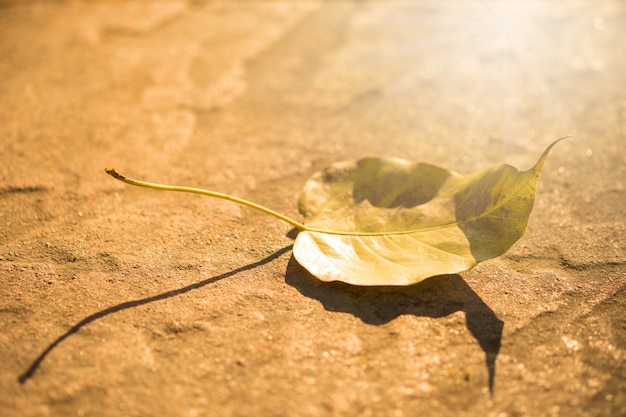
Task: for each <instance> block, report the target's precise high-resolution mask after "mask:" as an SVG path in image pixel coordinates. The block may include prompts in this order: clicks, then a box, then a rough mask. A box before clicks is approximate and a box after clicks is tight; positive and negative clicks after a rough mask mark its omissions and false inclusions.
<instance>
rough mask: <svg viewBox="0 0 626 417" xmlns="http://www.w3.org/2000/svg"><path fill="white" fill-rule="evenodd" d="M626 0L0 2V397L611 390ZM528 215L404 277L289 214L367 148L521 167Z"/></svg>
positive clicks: (418, 399)
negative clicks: (448, 269) (479, 258)
mask: <svg viewBox="0 0 626 417" xmlns="http://www.w3.org/2000/svg"><path fill="white" fill-rule="evenodd" d="M624 27H626V2H623V1H621V0H568V1H562V2H550V1H539V0H536V1H530V2H521V1H520V2H519V3H516V2H496V1H495V0H494V1H491V0H490V1H481V2H479V1H474V0H465V1H461V0H458V1H453V0H451V1H435V0H433V1H415V2H410V1H393V2H382V1H380V2H376V1H358V2H348V1H346V2H339V1H335V2H318V1H306V2H304V1H302V2H297V1H296V2H291V1H201V0H195V1H191V0H189V1H187V2H175V1H168V2H156V1H155V2H143V1H141V2H140V1H136V2H122V1H120V2H116V1H84V2H82V1H68V2H65V1H55V2H53V1H48V2H33V1H19V2H18V1H15V2H11V1H2V2H0V57H1V58H0V149H1V151H0V162H1V163H0V357H1V358H2V360H1V361H0V410H1V412H0V414H1V415H2V416H5V417H9V416H48V415H54V416H72V415H78V416H83V415H85V416H156V415H161V416H165V415H167V416H205V415H206V416H418V415H419V416H423V415H451V416H463V415H466V416H573V415H576V416H609V415H612V416H617V415H626V316H625V315H624V311H625V309H626V273H625V271H626V255H625V253H624V246H625V236H626V223H625V220H624V219H625V218H626V194H625V181H626V152H625V151H624V145H625V139H626V49H625V48H624V45H625V44H626V32H624ZM565 135H573V136H574V139H570V140H567V141H564V142H562V143H560V144H559V145H557V147H555V149H554V150H553V152H552V154H551V156H550V158H549V160H548V163H547V164H546V167H545V170H544V174H543V176H542V178H541V181H540V185H539V190H538V195H537V201H536V204H535V209H534V211H533V213H532V215H531V218H530V222H529V227H528V230H527V233H526V235H525V236H524V237H523V238H522V239H521V240H520V241H519V242H518V243H517V244H516V245H515V246H514V247H513V248H512V249H511V250H510V251H509V252H508V253H507V254H505V255H504V256H502V257H500V258H498V259H494V260H490V261H487V262H485V263H483V264H480V265H479V266H477V267H476V268H474V269H473V270H471V271H469V272H467V273H463V274H461V275H453V276H442V277H435V278H432V279H430V280H427V281H425V282H424V283H422V284H419V285H416V286H413V287H408V288H358V287H351V286H348V285H343V284H337V283H331V284H323V283H320V282H318V281H316V280H315V278H313V277H311V276H310V275H308V274H307V273H306V272H305V271H304V270H303V269H302V268H301V267H300V266H299V265H298V264H297V262H295V260H293V258H292V256H291V245H292V243H293V233H291V234H290V233H289V232H290V226H289V225H287V224H283V223H281V222H280V221H278V220H276V219H274V218H271V217H267V216H265V215H263V214H262V213H259V212H255V211H252V210H250V209H247V208H242V207H239V206H236V205H234V204H232V203H229V202H225V201H222V200H213V199H210V198H205V197H201V196H195V195H185V194H174V193H165V192H158V191H153V190H146V189H139V188H135V187H130V186H127V185H124V184H122V183H119V182H117V181H115V180H113V179H112V178H110V177H109V176H107V175H106V174H105V173H104V171H103V169H104V168H105V167H107V166H114V167H115V168H117V169H118V170H120V171H121V172H124V173H126V174H128V175H131V176H135V177H139V178H143V179H148V180H153V181H160V182H166V183H172V184H182V185H190V186H197V187H203V188H209V189H213V190H217V191H222V192H227V193H231V194H234V195H237V196H240V197H243V198H247V199H250V200H253V201H256V202H258V203H260V204H264V205H266V206H269V207H271V208H273V209H275V210H277V211H280V212H282V213H284V214H286V215H289V216H292V217H295V218H299V217H298V216H299V215H298V212H297V198H298V194H299V190H300V188H301V187H302V185H303V184H304V182H305V181H306V179H307V178H308V177H309V176H310V175H311V174H313V173H314V172H316V171H318V170H320V169H322V168H324V167H325V166H327V165H329V164H331V163H333V162H337V161H341V160H346V159H356V158H360V157H363V156H366V155H387V156H399V157H403V158H407V159H412V160H420V161H427V162H431V163H434V164H437V165H440V166H443V167H447V168H450V169H454V170H456V171H458V172H461V173H469V172H473V171H475V170H478V169H480V168H483V167H486V166H489V165H492V164H496V163H500V162H507V163H510V164H512V165H515V166H517V167H519V168H521V169H526V168H529V167H530V166H532V164H533V163H534V162H535V161H536V159H537V158H538V156H539V155H540V153H541V151H542V150H543V149H544V148H545V146H546V145H548V144H549V143H550V142H552V141H553V140H555V139H557V138H559V137H561V136H565Z"/></svg>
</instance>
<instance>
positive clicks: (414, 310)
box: [18, 245, 503, 390]
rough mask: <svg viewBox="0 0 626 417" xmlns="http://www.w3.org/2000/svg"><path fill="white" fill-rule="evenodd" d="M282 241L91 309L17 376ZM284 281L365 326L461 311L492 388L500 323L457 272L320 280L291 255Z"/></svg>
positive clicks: (229, 274)
mask: <svg viewBox="0 0 626 417" xmlns="http://www.w3.org/2000/svg"><path fill="white" fill-rule="evenodd" d="M291 249H292V246H291V245H290V246H286V247H284V248H282V249H280V250H278V251H276V252H274V253H273V254H271V255H270V256H268V257H266V258H264V259H261V260H260V261H258V262H254V263H251V264H248V265H245V266H242V267H240V268H237V269H234V270H232V271H230V272H226V273H224V274H221V275H217V276H214V277H211V278H208V279H205V280H203V281H200V282H197V283H194V284H191V285H188V286H185V287H182V288H178V289H174V290H171V291H167V292H164V293H161V294H157V295H154V296H151V297H146V298H142V299H139V300H133V301H128V302H125V303H121V304H117V305H115V306H112V307H108V308H106V309H104V310H101V311H98V312H96V313H93V314H91V315H89V316H87V317H85V318H84V319H82V320H81V321H79V322H78V323H76V324H75V325H73V326H72V327H71V328H70V329H69V330H67V331H66V332H65V333H63V334H62V335H60V336H59V337H58V338H57V339H56V340H54V341H53V342H52V343H50V345H48V346H47V347H46V348H45V349H44V350H43V351H42V352H41V353H40V354H39V356H37V358H35V360H34V361H33V362H32V363H31V364H30V366H29V367H28V368H27V369H26V371H25V372H24V373H23V374H22V375H20V376H19V377H18V380H19V382H20V383H22V384H24V383H25V382H26V381H28V380H29V379H30V378H32V377H33V375H34V374H35V372H36V371H37V369H38V368H39V366H41V364H42V362H43V361H44V360H45V359H46V357H47V356H48V355H49V354H50V353H51V352H52V351H53V350H54V349H55V348H56V347H58V346H59V345H60V344H61V343H62V342H63V341H64V340H65V339H67V338H68V337H70V336H71V335H73V334H75V333H77V332H78V331H79V330H80V329H81V328H83V327H85V326H86V325H88V324H90V323H92V322H94V321H96V320H99V319H101V318H104V317H106V316H109V315H111V314H114V313H117V312H119V311H122V310H126V309H129V308H134V307H139V306H141V305H144V304H148V303H152V302H155V301H160V300H165V299H167V298H172V297H176V296H178V295H181V294H185V293H187V292H189V291H192V290H195V289H199V288H202V287H204V286H206V285H209V284H212V283H215V282H217V281H219V280H221V279H224V278H228V277H232V276H234V275H236V274H238V273H240V272H243V271H247V270H251V269H254V268H256V267H259V266H261V265H264V264H267V263H269V262H271V261H273V260H275V259H276V258H278V257H280V256H281V255H283V254H285V253H286V252H288V251H290V250H291ZM285 281H286V282H287V284H289V285H291V286H293V287H294V288H296V289H297V290H298V291H299V292H300V293H301V294H302V295H304V296H306V297H310V298H314V299H317V300H319V301H320V302H321V303H322V305H323V306H324V308H325V309H327V310H329V311H337V312H346V313H350V314H353V315H354V316H356V317H358V318H360V319H361V320H362V321H363V322H365V323H367V324H371V325H381V324H385V323H388V322H389V321H391V320H393V319H395V318H396V317H398V316H400V315H403V314H413V315H415V316H421V317H433V318H437V317H444V316H447V315H449V314H452V313H454V312H457V311H463V312H464V313H465V317H466V322H467V328H468V330H469V331H470V332H471V333H472V335H473V336H474V337H475V338H476V340H477V341H478V343H479V344H480V346H481V348H482V349H483V351H484V352H485V356H486V364H487V368H488V370H489V388H490V390H493V382H494V378H495V362H496V357H497V355H498V352H499V350H500V344H501V339H502V327H503V322H502V321H501V320H500V319H498V318H497V317H496V315H495V313H494V312H493V310H491V309H490V308H489V307H488V306H487V305H486V304H485V303H484V302H483V301H482V299H481V298H480V297H479V296H478V295H477V294H476V293H475V292H474V291H472V289H471V288H470V287H469V286H468V285H467V283H466V282H465V281H464V280H463V279H462V278H461V277H460V276H459V275H444V276H439V277H434V278H430V279H428V280H426V281H423V282H421V283H419V284H417V285H413V286H409V287H356V286H352V285H348V284H344V283H340V282H331V283H327V282H321V281H318V280H316V279H315V278H314V277H313V276H311V275H310V274H309V273H308V272H307V271H306V270H305V269H304V268H302V267H301V266H300V265H299V264H298V263H297V262H296V260H295V259H294V258H293V257H292V258H291V259H290V261H289V264H288V266H287V274H286V278H285Z"/></svg>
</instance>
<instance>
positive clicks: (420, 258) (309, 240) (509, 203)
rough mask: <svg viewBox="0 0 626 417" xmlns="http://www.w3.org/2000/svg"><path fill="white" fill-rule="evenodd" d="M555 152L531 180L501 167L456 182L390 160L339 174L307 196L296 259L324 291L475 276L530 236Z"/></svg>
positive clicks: (312, 183) (337, 167)
mask: <svg viewBox="0 0 626 417" xmlns="http://www.w3.org/2000/svg"><path fill="white" fill-rule="evenodd" d="M559 140H560V139H559ZM557 142H558V141H556V142H554V143H553V144H551V145H550V146H549V147H548V148H547V149H546V150H545V151H544V153H543V154H542V156H541V158H540V159H539V161H538V162H537V163H536V164H535V166H534V167H533V168H531V169H530V170H528V171H519V170H517V169H516V168H514V167H512V166H510V165H506V164H503V165H498V166H494V167H491V168H487V169H484V170H482V171H479V172H476V173H473V174H469V175H458V174H456V173H454V172H451V171H448V170H445V169H443V168H439V167H437V166H434V165H430V164H426V163H414V162H409V161H405V160H402V159H389V158H366V159H362V160H359V161H355V162H342V163H338V164H334V165H332V166H331V167H329V168H327V169H326V170H324V171H322V172H319V173H317V174H314V175H313V176H312V177H311V178H310V179H309V180H308V181H307V183H306V184H305V186H304V189H303V191H302V195H301V197H300V202H299V208H300V212H301V213H302V214H303V216H304V218H305V220H304V228H303V230H302V231H301V232H300V233H299V234H298V236H297V238H296V242H295V244H294V256H295V258H296V260H297V261H298V262H299V263H300V264H301V265H302V266H303V267H304V268H306V269H307V270H308V271H309V272H310V273H311V274H312V275H314V276H316V277H317V278H319V279H320V280H322V281H343V282H346V283H349V284H353V285H411V284H415V283H417V282H420V281H422V280H424V279H426V278H429V277H432V276H435V275H442V274H452V273H458V272H462V271H466V270H468V269H471V268H472V267H474V266H475V265H476V264H477V263H479V262H481V261H484V260H486V259H490V258H494V257H496V256H499V255H502V254H503V253H505V252H506V251H507V250H508V249H509V248H510V247H511V246H512V245H513V244H514V243H515V242H516V241H517V240H518V239H519V238H520V237H521V236H522V235H523V234H524V231H525V230H526V225H527V223H528V217H529V215H530V212H531V211H532V207H533V203H534V200H535V192H536V189H537V181H538V179H539V175H540V173H541V170H542V168H543V165H544V163H545V161H546V158H547V156H548V153H549V151H550V149H551V148H552V147H553V146H554V145H555V144H556V143H557Z"/></svg>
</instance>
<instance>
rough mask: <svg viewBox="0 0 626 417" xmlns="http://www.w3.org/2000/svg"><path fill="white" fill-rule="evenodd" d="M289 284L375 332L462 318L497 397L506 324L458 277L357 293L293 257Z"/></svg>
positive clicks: (352, 287) (449, 276) (289, 267)
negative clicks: (403, 322)
mask: <svg viewBox="0 0 626 417" xmlns="http://www.w3.org/2000/svg"><path fill="white" fill-rule="evenodd" d="M285 281H286V282H287V284H289V285H291V286H292V287H294V288H295V289H297V290H298V291H299V292H300V293H301V294H302V295H304V296H306V297H309V298H313V299H316V300H319V301H320V302H321V303H322V305H323V306H324V308H325V309H326V310H328V311H334V312H343V313H349V314H352V315H353V316H355V317H358V318H359V319H361V320H362V321H363V322H364V323H367V324H370V325H374V326H380V325H383V324H385V323H389V322H390V321H392V320H394V319H395V318H397V317H399V316H401V315H406V314H412V315H414V316H417V317H431V318H440V317H445V316H448V315H450V314H452V313H455V312H457V311H462V312H464V313H465V321H466V326H467V329H468V330H469V332H470V333H471V334H472V336H473V337H474V338H475V339H476V341H477V342H478V344H479V345H480V347H481V349H482V350H483V352H484V353H485V364H486V367H487V371H488V375H489V380H488V385H489V391H490V392H491V393H493V387H494V380H495V375H496V371H495V368H496V359H497V356H498V353H499V351H500V345H501V342H502V329H503V327H504V322H503V321H502V320H500V319H499V318H498V317H497V316H496V314H495V313H494V311H493V310H492V309H491V308H490V307H489V306H488V305H487V304H486V303H485V302H484V301H483V300H482V299H481V298H480V297H479V296H478V294H476V293H475V292H474V291H473V290H472V289H471V288H470V286H469V285H467V283H466V282H465V280H463V278H461V276H460V275H458V274H455V275H440V276H437V277H433V278H429V279H427V280H425V281H422V282H420V283H419V284H416V285H412V286H408V287H398V286H378V287H359V286H354V285H349V284H346V283H343V282H322V281H319V280H317V279H315V278H314V277H313V276H312V275H311V274H309V272H308V271H306V270H305V269H304V268H303V267H301V266H300V265H299V264H298V263H297V261H296V260H295V259H294V258H293V257H291V259H290V260H289V264H288V266H287V276H286V279H285Z"/></svg>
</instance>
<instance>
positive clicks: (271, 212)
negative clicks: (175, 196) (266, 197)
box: [104, 168, 307, 230]
mask: <svg viewBox="0 0 626 417" xmlns="http://www.w3.org/2000/svg"><path fill="white" fill-rule="evenodd" d="M104 171H105V172H106V173H107V174H109V175H110V176H112V177H113V178H115V179H117V180H120V181H122V182H125V183H126V184H130V185H136V186H138V187H146V188H153V189H155V190H165V191H180V192H184V193H194V194H202V195H207V196H209V197H216V198H221V199H223V200H228V201H232V202H234V203H237V204H241V205H244V206H248V207H250V208H253V209H255V210H259V211H261V212H263V213H265V214H269V215H270V216H274V217H276V218H277V219H280V220H282V221H284V222H286V223H289V224H290V225H292V226H293V227H295V228H297V229H300V230H307V227H306V226H305V225H304V224H302V223H300V222H298V221H295V220H294V219H292V218H290V217H287V216H284V215H282V214H280V213H278V212H276V211H274V210H271V209H268V208H267V207H263V206H261V205H259V204H256V203H253V202H251V201H248V200H244V199H243V198H238V197H234V196H232V195H228V194H223V193H218V192H216V191H210V190H203V189H202V188H193V187H182V186H178V185H165V184H157V183H154V182H147V181H140V180H135V179H133V178H129V177H127V176H125V175H122V174H120V173H119V172H117V171H116V170H115V169H114V168H105V169H104Z"/></svg>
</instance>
